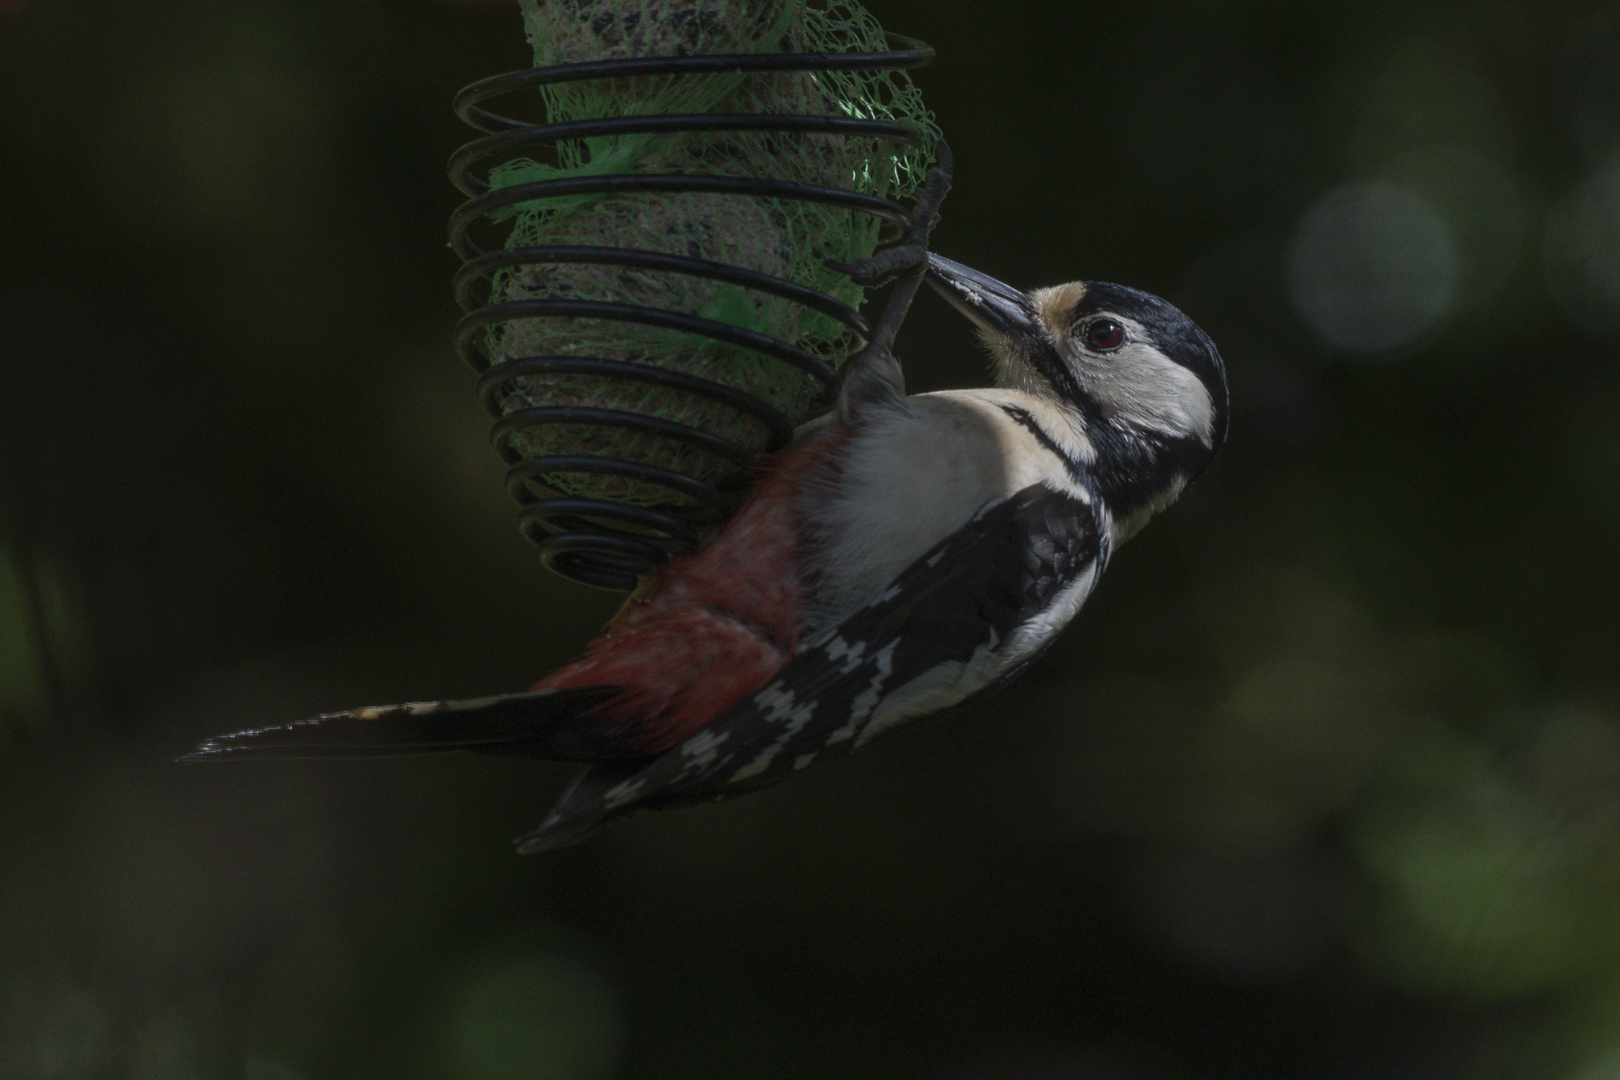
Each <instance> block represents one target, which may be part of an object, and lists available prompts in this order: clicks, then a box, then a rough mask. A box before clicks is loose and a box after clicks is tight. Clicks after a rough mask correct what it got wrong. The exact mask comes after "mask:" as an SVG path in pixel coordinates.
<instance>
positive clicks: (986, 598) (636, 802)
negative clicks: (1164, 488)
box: [521, 484, 1107, 850]
mask: <svg viewBox="0 0 1620 1080" xmlns="http://www.w3.org/2000/svg"><path fill="white" fill-rule="evenodd" d="M1106 542H1107V538H1106V536H1105V535H1104V533H1103V531H1102V529H1101V527H1100V525H1099V521H1098V519H1097V516H1096V513H1095V512H1094V511H1093V508H1092V507H1091V506H1087V505H1086V504H1085V503H1083V502H1081V501H1079V500H1078V499H1075V498H1073V497H1072V496H1070V495H1068V494H1065V493H1063V492H1059V491H1054V490H1052V489H1051V488H1048V487H1047V486H1046V485H1044V484H1034V485H1031V486H1030V487H1028V488H1025V489H1024V490H1022V491H1020V492H1018V493H1017V494H1015V495H1013V496H1011V497H1010V498H1008V499H1006V500H1004V501H1002V502H1000V503H997V504H996V505H994V506H992V507H990V508H989V509H987V510H985V511H982V512H981V513H980V514H979V515H978V517H976V518H974V519H973V520H972V521H971V522H969V523H968V525H967V526H966V527H964V528H963V529H961V530H960V531H959V532H957V533H955V534H954V535H952V536H950V537H949V538H947V539H945V540H943V541H941V542H940V543H939V544H937V545H936V546H935V547H934V548H933V549H931V550H930V551H929V552H928V553H927V554H925V555H923V556H922V557H921V558H919V559H918V560H917V561H916V562H914V563H913V564H912V565H911V566H910V567H909V568H907V569H906V571H905V572H904V573H902V574H901V575H900V576H899V577H898V578H897V579H896V580H895V582H894V584H893V585H891V586H890V588H889V589H888V590H887V591H886V592H885V593H884V595H883V597H881V598H880V599H878V600H877V601H875V602H874V603H872V604H870V605H868V606H867V607H865V608H862V609H861V610H859V611H857V612H856V613H855V614H853V615H851V616H850V617H849V618H848V619H846V620H844V622H843V623H842V624H841V625H840V626H839V627H838V629H837V630H836V631H835V632H834V633H832V634H830V635H828V636H827V637H826V638H825V639H823V640H822V641H820V642H818V643H817V644H815V645H814V646H812V647H810V648H808V649H806V650H805V651H804V652H802V653H800V654H799V655H798V656H797V657H795V658H794V659H793V660H792V661H790V662H789V663H788V665H787V666H786V667H784V668H783V669H782V671H781V672H780V673H778V675H777V677H776V678H775V679H774V680H772V682H771V684H770V685H769V686H767V687H766V688H765V689H764V690H761V691H760V692H759V693H757V694H755V695H753V696H752V697H751V698H749V699H748V700H747V701H744V702H742V703H741V704H739V705H737V706H735V707H734V708H733V709H732V710H731V711H730V712H728V713H727V714H726V715H725V716H723V717H721V718H720V719H719V720H717V721H715V723H714V724H712V725H710V726H709V728H707V729H706V730H705V731H703V732H700V733H699V734H697V735H695V736H693V737H692V738H690V739H688V740H687V741H686V742H684V743H682V744H681V745H680V746H678V747H676V748H675V749H673V750H670V751H668V752H666V753H665V754H663V755H662V756H661V757H659V758H657V759H656V760H654V761H653V762H652V763H650V764H649V765H647V766H646V767H645V768H643V769H641V770H639V771H635V772H631V771H629V770H625V769H622V768H620V767H612V768H610V769H608V770H604V771H603V772H601V773H599V774H595V775H593V774H587V779H586V780H584V781H582V783H581V784H580V785H579V786H577V787H576V788H575V789H574V790H573V791H571V792H570V796H571V797H568V798H565V799H564V800H563V801H562V802H561V803H559V805H558V809H557V811H554V812H553V815H552V816H551V817H549V818H548V819H547V820H546V822H545V823H544V824H543V825H542V826H541V827H540V829H539V830H537V831H536V832H535V833H533V834H531V836H530V837H528V838H525V841H524V842H523V844H522V845H521V846H523V849H524V850H539V849H540V848H544V847H551V846H554V845H556V844H559V843H567V842H570V841H571V840H573V839H576V838H577V837H578V836H579V835H581V833H582V831H588V830H590V829H594V828H595V826H596V825H598V824H600V823H601V822H602V821H603V820H606V818H608V817H612V816H616V815H618V814H621V813H624V812H626V811H628V810H632V809H635V808H636V807H637V806H647V807H657V806H672V805H678V804H681V803H689V802H703V801H708V800H712V799H723V798H727V797H729V796H731V795H740V794H743V793H744V792H746V791H751V790H754V789H756V788H759V787H763V786H766V785H768V784H772V783H775V782H777V781H779V780H783V779H785V778H786V777H787V776H789V775H791V774H792V773H793V772H794V771H796V770H797V769H799V768H802V767H803V766H804V765H806V764H808V763H809V761H810V760H811V759H815V758H820V757H827V756H832V755H836V754H842V753H845V752H847V751H848V750H850V749H852V748H853V747H854V745H855V743H856V740H857V739H858V738H859V736H860V732H861V730H862V729H863V728H864V727H865V725H866V723H867V722H868V721H869V719H870V717H871V714H872V711H873V708H874V707H875V705H876V704H877V703H878V702H880V701H882V700H883V699H884V698H886V697H887V696H888V695H889V694H891V693H892V692H893V691H894V690H895V689H896V688H898V687H901V686H904V685H905V684H907V683H909V682H911V681H912V680H913V679H916V678H918V677H919V676H921V675H924V674H926V673H928V672H930V671H932V670H934V669H936V668H938V667H940V665H943V664H951V663H964V662H966V661H968V660H970V659H971V658H972V657H973V656H974V654H975V652H977V651H978V650H979V649H980V648H981V647H983V646H985V645H987V644H989V643H991V642H995V643H996V644H998V645H1004V644H1005V643H1006V642H1007V640H1008V639H1009V638H1010V637H1011V636H1012V635H1013V634H1014V633H1015V632H1016V631H1017V629H1018V628H1019V627H1020V626H1022V625H1024V624H1025V623H1027V622H1028V621H1029V620H1030V619H1032V618H1033V617H1035V616H1036V615H1038V614H1040V613H1041V612H1042V611H1044V610H1046V609H1047V608H1048V607H1049V606H1050V605H1051V604H1052V603H1053V602H1054V601H1055V600H1056V599H1057V597H1058V596H1059V594H1061V593H1062V592H1063V590H1064V589H1065V588H1067V587H1068V586H1069V585H1071V584H1072V583H1073V582H1075V581H1076V580H1077V579H1078V578H1079V577H1080V575H1082V574H1084V573H1086V572H1087V570H1088V569H1089V568H1091V567H1092V566H1096V567H1097V569H1098V571H1099V572H1100V571H1101V566H1102V563H1103V562H1104V561H1105V560H1106V554H1105V546H1104V545H1105V544H1106ZM1041 644H1042V645H1044V643H1041ZM1020 666H1021V665H1020ZM1001 681H1003V680H1001V679H996V680H993V681H992V682H990V683H987V684H985V685H984V686H981V687H977V688H975V690H976V692H979V693H982V692H984V691H986V690H988V689H991V688H992V687H993V685H996V684H999V682H1001ZM968 696H969V697H972V696H975V695H974V694H971V693H970V694H969V695H968ZM964 700H966V699H964ZM739 771H741V772H742V773H744V774H745V775H743V776H741V777H739V776H738V773H739ZM593 773H594V770H593Z"/></svg>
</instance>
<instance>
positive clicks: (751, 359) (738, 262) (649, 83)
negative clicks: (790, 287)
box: [486, 0, 939, 506]
mask: <svg viewBox="0 0 1620 1080" xmlns="http://www.w3.org/2000/svg"><path fill="white" fill-rule="evenodd" d="M520 6H521V8H522V13H523V19H524V24H525V27H526V30H527V33H528V37H529V40H530V42H531V43H532V45H533V46H534V59H535V64H536V65H537V66H548V65H552V64H563V63H572V62H578V61H583V60H597V59H619V58H628V57H643V56H670V55H675V56H680V55H691V54H698V53H759V52H877V51H884V50H886V49H887V48H888V46H887V44H886V42H885V40H884V35H883V31H882V29H881V28H880V27H879V26H878V24H877V22H876V20H874V19H873V18H872V16H871V15H870V14H869V13H868V12H867V11H866V10H865V9H863V8H862V7H861V6H860V5H859V4H856V3H852V2H848V0H830V2H825V3H820V2H806V0H780V2H764V3H762V2H760V0H746V2H744V0H647V2H643V3H639V4H637V3H625V2H624V0H521V4H520ZM541 93H542V94H543V96H544V103H545V106H546V111H547V118H548V120H549V121H551V122H561V121H567V120H577V119H589V118H598V117H609V116H638V115H640V116H646V115H654V114H661V113H705V112H725V113H798V114H821V115H831V116H845V117H856V118H861V119H875V120H885V121H892V122H898V123H900V124H903V125H905V126H906V127H908V128H910V129H912V130H914V131H916V132H918V133H919V135H921V140H920V141H919V142H918V143H916V144H913V145H909V146H908V145H904V144H901V143H898V142H895V141H892V140H886V139H881V138H874V137H865V136H861V137H850V136H844V135H836V136H834V135H818V134H798V133H791V134H784V133H781V132H720V133H714V132H709V133H685V134H677V135H621V136H611V137H602V138H586V139H577V140H572V141H565V142H561V143H559V144H557V145H556V146H555V147H554V149H553V151H552V155H551V159H550V160H547V161H536V160H532V159H528V158H523V159H517V160H512V161H508V162H506V163H504V164H502V165H499V166H497V167H496V168H495V169H494V170H493V171H492V173H491V177H490V179H491V183H492V184H493V185H494V186H495V187H506V186H510V185H513V184H521V183H528V182H531V181H536V180H545V179H552V178H557V177H570V176H596V175H603V174H609V173H696V174H709V175H725V176H741V177H761V178H774V179H780V180H791V181H797V182H801V183H809V184H818V185H823V186H828V187H839V188H845V189H848V190H852V191H856V192H861V193H864V194H868V195H874V196H879V197H889V198H893V197H895V196H898V195H901V194H903V193H905V192H908V191H910V190H911V189H912V188H913V187H915V186H916V185H917V184H919V183H920V182H921V181H922V178H923V176H924V174H925V173H926V171H927V169H928V166H929V165H930V164H931V163H932V159H933V146H934V141H935V140H936V139H937V137H938V134H939V132H938V129H937V128H936V127H935V125H934V121H933V116H932V114H931V113H929V112H928V111H927V110H926V109H925V108H924V107H923V104H922V99H921V95H920V94H919V93H918V91H917V88H916V87H915V86H914V85H913V84H912V82H911V80H910V79H909V78H908V77H907V76H906V75H905V74H904V73H903V72H898V71H872V72H864V71H863V72H827V71H818V72H769V73H723V74H684V75H670V76H646V77H634V78H617V79H598V80H590V81H585V82H574V83H562V84H558V85H552V86H547V87H544V88H542V90H541ZM507 213H508V216H509V217H510V218H511V219H512V229H511V232H510V234H509V235H508V236H507V238H506V246H507V247H508V248H515V247H525V246H530V245H542V244H582V245H593V246H602V247H620V248H639V249H643V250H648V251H658V252H667V253H670V254H675V255H686V256H692V257H696V258H701V259H709V260H713V261H716V262H722V263H728V264H731V265H734V266H738V267H743V268H745V269H748V270H754V271H760V272H763V273H767V274H771V275H774V276H776V277H780V278H785V279H787V280H789V281H792V282H796V283H798V284H800V285H805V286H808V287H810V288H813V289H817V290H819V291H821V292H823V293H826V294H828V295H830V296H833V297H835V298H837V299H839V300H841V301H843V302H844V303H846V304H849V305H851V306H854V307H858V306H859V305H860V303H861V299H862V290H861V288H860V287H859V286H857V285H855V284H853V283H852V282H851V281H850V280H849V279H848V277H847V276H845V275H843V274H840V273H837V272H836V271H832V270H829V269H827V268H826V267H825V266H824V265H823V263H822V260H823V259H834V260H839V261H843V262H850V261H853V260H855V259H859V258H863V257H865V256H867V255H870V254H871V253H872V252H873V250H874V249H875V248H876V246H877V243H878V230H879V227H880V222H879V221H878V220H877V219H875V218H873V217H871V216H870V215H866V214H861V213H858V212H855V211H851V210H846V209H842V208H839V207H832V206H824V205H818V204H813V203H806V202H799V201H793V200H779V199H765V198H757V197H753V196H742V195H717V194H698V193H691V194H688V193H681V194H634V193H626V194H611V195H588V196H570V197H566V198H548V199H545V200H537V201H535V202H531V203H525V204H520V205H519V206H517V207H515V208H514V209H512V210H510V211H508V212H507ZM492 285H493V290H492V293H491V296H490V300H491V302H492V303H500V302H503V301H509V300H522V299H534V298H546V297H551V298H569V299H581V300H602V301H618V302H623V303H630V304H642V305H646V306H649V307H655V308H662V309H665V310H669V311H676V312H682V313H687V314H693V315H698V316H701V317H704V318H707V319H713V320H716V321H719V322H723V323H729V324H732V325H736V326H741V327H745V328H747V329H750V330H754V331H757V332H759V333H763V334H767V335H769V336H771V337H774V338H778V339H780V340H783V341H786V342H790V343H793V344H797V345H798V346H799V347H801V348H803V349H805V350H807V351H809V352H810V353H812V354H814V355H816V356H818V357H820V358H821V359H822V360H824V361H825V362H826V363H827V364H828V365H830V366H832V367H834V368H838V367H839V366H841V365H842V364H843V363H844V362H845V360H846V359H847V357H848V356H849V354H850V352H851V351H852V348H853V346H854V344H855V342H854V335H853V334H852V333H851V332H850V331H849V330H848V328H847V327H845V326H844V325H843V324H842V323H840V322H838V321H836V320H834V319H832V318H830V317H828V316H826V315H824V314H822V313H820V312H816V311H814V310H811V309H808V308H805V307H803V306H802V305H799V304H797V303H794V302H792V301H790V300H786V299H783V298H780V297H776V296H772V295H770V294H767V293H762V292H759V291H757V290H752V289H747V288H744V287H740V286H736V285H732V284H729V283H724V282H717V281H712V280H705V279H701V278H695V277H690V276H686V275H681V274H675V273H669V272H659V271H648V270H640V269H626V268H623V267H617V266H597V265H588V264H578V263H563V264H539V265H524V266H519V267H516V268H513V269H510V270H506V271H503V272H501V273H500V274H498V275H497V276H496V277H495V279H494V281H493V283H492ZM486 347H487V350H488V353H489V356H490V358H491V359H492V360H493V361H495V362H500V361H504V360H511V359H516V358H520V357H529V356H592V357H603V358H607V359H614V360H626V361H634V362H637V363H641V364H646V365H650V366H654V367H659V368H665V369H669V370H673V371H679V372H683V373H686V374H690V375H695V376H699V377H702V378H705V379H709V380H712V381H715V382H718V383H722V384H724V385H726V386H730V387H733V388H735V389H738V390H741V391H744V392H746V393H748V394H751V395H753V396H755V397H757V398H760V399H762V400H764V401H766V402H768V403H769V404H771V405H772V406H773V407H775V408H776V409H777V410H778V411H780V412H781V413H782V414H783V415H785V416H786V417H787V418H788V420H789V421H790V422H792V423H795V424H797V423H799V422H801V421H803V420H805V419H807V418H808V414H809V412H810V410H811V408H812V407H813V403H814V402H815V400H816V398H817V396H818V394H819V393H820V390H821V388H820V387H819V386H818V384H817V383H816V381H815V380H814V379H813V378H812V377H811V376H810V375H807V374H805V373H804V372H802V371H799V370H798V369H795V368H793V367H792V366H791V365H789V364H786V363H784V362H782V361H780V360H777V359H774V358H771V357H768V356H762V355H760V354H758V353H755V352H753V351H751V350H748V349H744V348H741V347H738V346H734V345H729V344H726V343H722V342H717V341H714V340H712V339H708V338H704V337H701V336H699V335H695V334H690V333H686V332H682V331H676V330H665V329H660V328H651V327H644V326H637V325H634V324H627V323H623V322H617V321H609V320H594V319H517V320H513V321H510V322H507V323H505V324H502V325H497V326H495V327H492V328H491V329H490V330H489V331H488V339H487V341H486ZM541 405H588V406H592V407H596V408H605V409H615V410H622V411H627V412H635V413H641V414H643V415H650V416H655V417H659V418H662V419H666V420H671V421H675V422H678V423H681V424H686V425H688V426H691V427H695V428H698V429H700V430H703V431H707V432H710V433H712V434H715V435H719V436H722V437H725V438H727V439H730V440H732V441H734V442H736V443H739V444H741V445H742V446H744V447H746V448H748V449H749V450H751V451H753V452H755V453H757V452H759V451H761V450H763V449H764V448H765V447H766V445H767V442H768V438H769V432H768V431H767V429H766V428H765V426H764V424H763V423H762V422H761V421H760V420H759V419H757V418H756V417H753V416H750V415H749V414H747V413H745V412H743V411H740V410H738V409H736V408H735V407H733V406H730V405H727V404H725V403H723V402H719V401H714V400H711V399H708V398H704V397H700V396H698V395H694V394H690V393H686V392H683V391H680V390H675V389H667V388H654V387H649V386H647V385H646V384H643V383H638V382H635V381H632V380H627V379H616V378H611V377H605V376H596V375H590V376H583V375H545V376H527V377H523V378H517V379H514V380H512V381H511V382H509V383H508V384H506V387H505V389H504V397H503V398H502V399H501V400H500V407H501V411H502V413H503V414H510V413H512V412H514V411H516V410H520V409H526V408H530V407H533V406H541ZM512 448H513V449H514V450H515V451H517V453H519V454H520V455H522V456H524V457H536V456H541V455H552V454H587V455H594V456H602V457H611V458H618V459H621V460H625V461H633V462H640V463H644V464H649V465H654V466H658V467H661V468H665V469H670V470H673V471H675V472H679V473H684V474H686V475H688V476H691V477H694V478H696V479H698V480H701V481H703V482H705V483H709V484H713V485H718V486H724V485H725V484H727V483H728V482H733V481H736V480H737V479H739V475H738V474H739V473H740V472H741V470H740V469H739V467H738V466H737V465H736V464H735V463H733V462H731V461H728V460H726V459H724V458H721V457H718V456H716V455H714V454H712V453H711V452H708V451H706V450H703V449H701V448H698V447H694V446H692V445H690V444H686V443H682V442H680V441H678V440H674V439H669V438H663V437H658V436H654V435H647V434H642V433H638V432H634V431H630V430H625V429H621V428H617V427H599V426H590V425H537V426H533V427H527V428H522V429H520V430H518V431H517V432H516V433H514V434H513V436H512ZM545 479H546V481H547V483H549V484H550V485H551V486H552V487H554V488H556V489H557V490H559V491H561V492H563V493H564V494H569V495H583V496H589V497H597V498H606V499H611V500H614V501H618V502H623V503H630V504H634V505H655V504H665V505H674V506H680V505H691V504H689V503H687V502H686V501H685V499H686V497H685V496H681V495H679V494H677V493H675V492H673V491H671V490H668V489H666V488H664V487H662V486H657V485H652V484H648V483H644V482H641V481H636V480H630V479H623V478H618V477H606V476H597V475H590V474H567V475H555V474H553V475H550V476H547V477H546V478H545Z"/></svg>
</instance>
